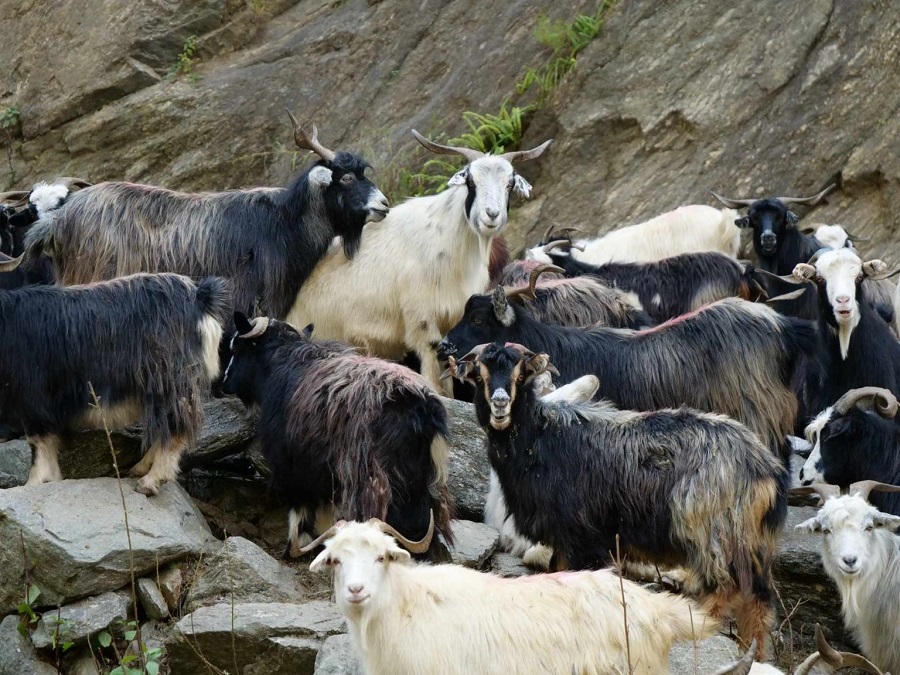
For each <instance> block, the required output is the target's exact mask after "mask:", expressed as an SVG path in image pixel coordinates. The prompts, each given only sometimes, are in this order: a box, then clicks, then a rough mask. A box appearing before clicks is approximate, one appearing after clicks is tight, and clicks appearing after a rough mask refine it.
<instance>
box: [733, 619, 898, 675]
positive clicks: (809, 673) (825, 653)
mask: <svg viewBox="0 0 900 675" xmlns="http://www.w3.org/2000/svg"><path fill="white" fill-rule="evenodd" d="M816 647H817V649H818V651H816V652H813V653H812V654H810V655H809V656H808V657H806V659H805V660H804V661H803V663H801V664H800V665H799V666H797V669H796V670H795V671H794V675H826V674H829V673H833V672H835V671H837V670H840V669H841V668H859V669H861V670H863V671H865V672H867V673H872V675H884V673H882V672H881V670H880V669H879V668H877V667H876V666H875V664H874V663H872V662H871V661H869V660H868V659H867V658H865V657H864V656H860V655H859V654H852V653H850V652H839V651H837V650H836V649H834V648H833V647H832V646H831V645H830V644H828V641H827V640H826V639H825V635H824V634H823V633H822V627H821V626H820V625H819V624H816ZM757 649H758V645H757V643H756V640H754V641H753V644H752V645H751V646H750V649H749V650H747V653H746V654H744V656H743V657H741V658H740V659H739V660H738V661H736V662H735V663H733V664H731V665H730V666H726V667H725V668H722V669H721V670H717V671H716V675H784V671H782V670H779V669H778V668H776V667H775V666H770V665H769V664H767V663H754V661H753V659H754V658H755V656H756V652H757ZM888 675H890V673H888Z"/></svg>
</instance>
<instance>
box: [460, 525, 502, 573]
mask: <svg viewBox="0 0 900 675" xmlns="http://www.w3.org/2000/svg"><path fill="white" fill-rule="evenodd" d="M450 528H451V530H452V531H453V539H454V542H455V543H454V544H453V546H452V547H451V548H450V556H451V558H452V560H453V562H454V563H456V564H457V565H465V566H466V567H472V568H474V569H476V570H480V569H482V568H483V567H484V566H485V564H486V563H487V561H488V559H489V558H490V557H491V554H492V553H493V552H494V551H495V550H497V546H498V544H499V543H500V533H499V532H497V530H495V529H494V528H493V527H491V526H490V525H485V524H484V523H473V522H472V521H470V520H454V521H451V523H450Z"/></svg>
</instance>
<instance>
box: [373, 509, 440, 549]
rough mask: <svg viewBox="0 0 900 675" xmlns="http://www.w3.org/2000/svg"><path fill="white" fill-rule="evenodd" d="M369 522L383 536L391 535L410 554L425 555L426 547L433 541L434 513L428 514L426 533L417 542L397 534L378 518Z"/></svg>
mask: <svg viewBox="0 0 900 675" xmlns="http://www.w3.org/2000/svg"><path fill="white" fill-rule="evenodd" d="M369 522H370V523H372V524H373V525H377V526H378V529H379V530H381V531H382V532H384V533H385V534H389V535H391V536H392V537H393V538H394V539H396V540H397V542H398V543H400V544H402V545H403V548H405V549H406V550H407V551H409V552H410V553H425V552H426V551H427V550H428V547H429V546H431V540H432V539H434V511H431V512H430V520H429V521H428V532H426V533H425V536H424V537H422V538H421V539H419V541H413V540H412V539H407V538H406V537H404V536H403V535H402V534H400V533H399V532H397V530H396V529H394V528H393V527H392V526H390V525H388V524H387V523H386V522H384V521H383V520H378V518H372V519H371V520H369Z"/></svg>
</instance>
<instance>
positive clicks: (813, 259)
mask: <svg viewBox="0 0 900 675" xmlns="http://www.w3.org/2000/svg"><path fill="white" fill-rule="evenodd" d="M830 250H831V249H830V248H828V247H827V246H823V247H822V248H820V249H819V250H817V251H816V252H815V253H813V254H812V257H811V258H810V259H809V260H807V261H806V264H807V265H812V266H813V267H815V266H816V262H818V260H819V258H820V257H821V256H822V254H823V253H828V252H829V251H830Z"/></svg>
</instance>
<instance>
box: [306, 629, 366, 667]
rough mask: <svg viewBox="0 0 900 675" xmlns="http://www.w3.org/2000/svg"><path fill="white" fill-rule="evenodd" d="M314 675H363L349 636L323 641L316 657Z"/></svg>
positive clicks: (333, 637)
mask: <svg viewBox="0 0 900 675" xmlns="http://www.w3.org/2000/svg"><path fill="white" fill-rule="evenodd" d="M315 675H363V668H362V664H361V663H360V661H359V657H358V656H357V655H356V652H355V651H354V649H353V643H352V642H351V640H350V636H349V635H333V636H331V637H330V638H328V639H327V640H325V642H324V643H323V644H322V648H321V649H320V650H319V655H318V656H317V657H316V671H315Z"/></svg>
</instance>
